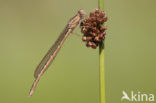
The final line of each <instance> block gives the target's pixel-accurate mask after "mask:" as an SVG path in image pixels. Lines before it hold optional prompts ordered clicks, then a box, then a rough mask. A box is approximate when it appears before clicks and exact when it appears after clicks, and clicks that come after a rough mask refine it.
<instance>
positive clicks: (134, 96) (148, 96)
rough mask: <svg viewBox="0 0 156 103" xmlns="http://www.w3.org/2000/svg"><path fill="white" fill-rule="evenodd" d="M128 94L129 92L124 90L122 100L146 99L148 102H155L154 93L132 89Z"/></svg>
mask: <svg viewBox="0 0 156 103" xmlns="http://www.w3.org/2000/svg"><path fill="white" fill-rule="evenodd" d="M129 94H130V95H128V93H127V92H125V91H122V95H123V96H122V97H121V101H126V100H127V101H146V102H153V101H154V94H147V93H141V92H140V91H138V92H134V91H131V92H130V93H129Z"/></svg>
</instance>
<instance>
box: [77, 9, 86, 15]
mask: <svg viewBox="0 0 156 103" xmlns="http://www.w3.org/2000/svg"><path fill="white" fill-rule="evenodd" d="M78 13H79V14H80V16H81V17H82V16H84V15H85V14H86V13H85V11H84V10H82V9H80V10H79V11H78Z"/></svg>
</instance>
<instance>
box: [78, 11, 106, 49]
mask: <svg viewBox="0 0 156 103" xmlns="http://www.w3.org/2000/svg"><path fill="white" fill-rule="evenodd" d="M107 19H108V18H107V17H106V16H105V12H104V11H100V10H99V9H95V11H94V12H90V15H89V17H86V18H84V20H83V21H81V24H80V27H81V32H82V33H83V34H84V35H83V37H82V41H84V42H86V46H87V47H91V48H93V49H96V48H97V46H98V45H99V44H100V43H101V42H103V40H104V39H105V35H106V32H105V30H106V29H107V27H106V26H103V23H105V22H106V21H107Z"/></svg>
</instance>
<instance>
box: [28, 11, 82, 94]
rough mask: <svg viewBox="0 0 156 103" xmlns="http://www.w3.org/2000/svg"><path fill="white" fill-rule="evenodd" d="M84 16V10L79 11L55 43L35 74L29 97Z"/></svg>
mask: <svg viewBox="0 0 156 103" xmlns="http://www.w3.org/2000/svg"><path fill="white" fill-rule="evenodd" d="M84 15H85V12H84V10H79V11H78V13H77V14H76V15H75V16H74V17H72V18H71V19H70V20H69V22H68V24H67V25H66V27H65V28H64V30H63V31H62V33H61V34H60V36H59V37H58V39H57V40H56V42H55V43H54V45H53V46H52V47H51V48H50V49H49V51H48V52H47V54H46V55H45V56H44V58H43V59H42V61H41V62H40V64H39V65H38V66H37V68H36V70H35V72H34V77H35V81H34V83H33V85H32V87H31V90H30V93H29V96H32V94H33V92H34V89H35V88H36V86H37V84H38V82H39V80H40V77H41V76H42V75H43V73H44V72H45V71H46V70H47V68H48V66H49V65H50V64H51V63H52V61H53V60H54V58H55V57H56V55H57V53H58V52H59V50H60V48H61V46H62V45H63V43H64V41H65V40H66V38H67V37H68V35H69V34H70V33H72V31H73V30H74V29H75V28H76V27H77V25H78V24H79V23H80V21H81V20H82V18H83V16H84Z"/></svg>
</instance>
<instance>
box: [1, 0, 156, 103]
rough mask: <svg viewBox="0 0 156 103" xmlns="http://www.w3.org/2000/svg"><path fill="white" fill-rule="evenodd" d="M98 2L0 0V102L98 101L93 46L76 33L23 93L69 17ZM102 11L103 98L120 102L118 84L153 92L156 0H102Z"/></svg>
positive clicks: (143, 91) (95, 6)
mask: <svg viewBox="0 0 156 103" xmlns="http://www.w3.org/2000/svg"><path fill="white" fill-rule="evenodd" d="M97 5H98V4H97V0H60V1H59V0H0V48H1V49H0V103H43V102H44V103H99V88H98V87H99V85H98V83H99V81H98V77H99V73H98V69H99V66H98V49H96V50H93V49H90V48H89V49H88V48H86V47H85V44H84V43H83V42H82V41H81V38H80V37H77V36H75V35H70V36H69V38H68V39H67V40H66V42H65V44H64V45H63V47H62V49H61V51H60V52H59V54H58V56H57V58H56V59H55V61H54V62H53V64H52V65H51V66H50V68H49V69H48V71H47V72H46V73H45V74H44V76H43V77H42V78H41V80H40V82H39V85H38V86H37V88H36V91H35V93H34V95H33V96H32V97H31V98H27V96H28V93H29V90H30V87H31V85H32V82H33V80H34V77H33V72H34V69H35V68H36V66H37V65H38V63H39V62H40V60H41V59H42V57H43V56H44V55H45V53H46V52H47V50H48V49H49V48H50V47H51V45H52V44H53V43H54V42H55V40H56V39H57V37H58V35H59V33H60V32H61V31H62V30H63V28H64V26H65V25H66V23H67V21H68V20H69V18H70V17H72V16H73V15H75V14H76V13H77V11H78V10H79V9H84V10H85V11H86V12H87V13H89V12H90V11H93V10H94V8H97ZM105 11H106V14H107V16H108V17H109V21H108V22H107V25H108V27H109V29H108V30H107V36H106V37H107V38H106V40H105V61H106V62H105V67H106V96H107V103H121V97H122V91H123V90H125V91H127V92H130V91H132V90H133V91H135V92H137V91H140V92H141V93H153V94H156V86H155V85H156V82H155V80H156V79H155V78H156V75H155V73H156V45H155V44H156V29H155V28H156V12H155V11H156V1H155V0H105ZM74 32H76V33H78V34H80V30H79V29H76V30H75V31H74ZM124 103H129V102H126V101H125V102H124ZM137 103H138V102H137Z"/></svg>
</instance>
